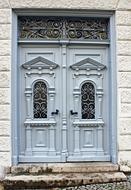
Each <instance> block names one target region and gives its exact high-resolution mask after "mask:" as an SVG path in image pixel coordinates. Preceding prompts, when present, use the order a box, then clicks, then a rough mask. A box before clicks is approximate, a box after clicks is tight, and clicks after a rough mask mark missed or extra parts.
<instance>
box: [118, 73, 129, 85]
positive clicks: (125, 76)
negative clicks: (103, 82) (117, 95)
mask: <svg viewBox="0 0 131 190" xmlns="http://www.w3.org/2000/svg"><path fill="white" fill-rule="evenodd" d="M118 86H119V87H127V88H128V87H131V72H120V73H119V78H118Z"/></svg>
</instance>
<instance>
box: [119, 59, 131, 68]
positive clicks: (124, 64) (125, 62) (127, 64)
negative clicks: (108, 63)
mask: <svg viewBox="0 0 131 190" xmlns="http://www.w3.org/2000/svg"><path fill="white" fill-rule="evenodd" d="M117 63H118V70H119V71H131V56H117Z"/></svg>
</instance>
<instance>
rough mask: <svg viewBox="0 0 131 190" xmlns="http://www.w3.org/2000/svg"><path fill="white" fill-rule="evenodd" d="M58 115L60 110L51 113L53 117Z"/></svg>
mask: <svg viewBox="0 0 131 190" xmlns="http://www.w3.org/2000/svg"><path fill="white" fill-rule="evenodd" d="M58 113H59V110H58V109H56V111H55V112H51V114H52V115H58Z"/></svg>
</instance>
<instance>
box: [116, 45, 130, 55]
mask: <svg viewBox="0 0 131 190" xmlns="http://www.w3.org/2000/svg"><path fill="white" fill-rule="evenodd" d="M117 53H118V55H130V56H131V41H118V42H117Z"/></svg>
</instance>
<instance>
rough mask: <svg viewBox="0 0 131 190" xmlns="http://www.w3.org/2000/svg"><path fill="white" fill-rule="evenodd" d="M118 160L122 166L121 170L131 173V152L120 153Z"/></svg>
mask: <svg viewBox="0 0 131 190" xmlns="http://www.w3.org/2000/svg"><path fill="white" fill-rule="evenodd" d="M118 159H119V164H120V170H121V171H125V172H129V171H130V172H131V151H119V153H118Z"/></svg>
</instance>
